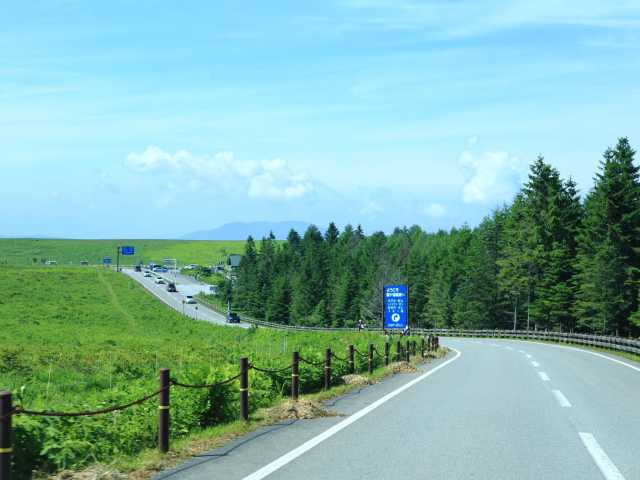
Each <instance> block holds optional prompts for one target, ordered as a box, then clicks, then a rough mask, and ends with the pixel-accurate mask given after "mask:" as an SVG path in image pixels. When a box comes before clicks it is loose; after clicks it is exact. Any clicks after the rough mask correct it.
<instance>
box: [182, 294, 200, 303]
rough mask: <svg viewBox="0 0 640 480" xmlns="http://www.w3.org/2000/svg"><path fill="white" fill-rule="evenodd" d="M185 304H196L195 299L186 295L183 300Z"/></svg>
mask: <svg viewBox="0 0 640 480" xmlns="http://www.w3.org/2000/svg"><path fill="white" fill-rule="evenodd" d="M184 302H185V303H198V302H196V299H195V298H193V295H187V297H186V298H185V301H184Z"/></svg>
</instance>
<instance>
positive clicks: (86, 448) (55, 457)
mask: <svg viewBox="0 0 640 480" xmlns="http://www.w3.org/2000/svg"><path fill="white" fill-rule="evenodd" d="M0 284H1V285H2V286H3V288H2V290H1V291H0V325H1V326H2V328H0V389H7V388H8V389H11V390H12V391H14V392H15V394H16V396H17V398H16V400H17V403H20V404H22V405H24V406H25V407H26V408H31V409H54V410H64V411H77V410H82V409H93V408H97V407H104V406H108V405H113V404H117V403H124V402H127V401H129V400H132V399H135V398H138V397H140V396H142V395H144V394H146V393H149V392H152V391H154V390H155V389H156V388H157V376H158V369H159V368H160V367H169V368H171V375H172V377H176V378H178V379H179V380H180V381H183V382H195V383H199V382H212V381H216V380H219V379H222V378H226V377H228V376H231V375H235V374H236V373H237V371H238V366H237V364H238V359H239V357H240V356H242V355H246V356H248V357H249V358H250V360H251V361H252V362H255V363H256V364H258V365H260V366H263V367H267V368H268V367H272V368H275V367H282V366H285V365H288V364H289V361H290V358H291V352H292V351H293V350H294V349H299V350H300V351H301V353H302V354H303V355H304V356H305V357H307V358H311V359H315V360H317V361H320V359H321V358H322V352H323V350H324V348H325V347H327V346H331V347H332V348H334V350H335V351H336V352H338V353H339V354H341V355H344V352H345V349H346V346H347V345H348V344H349V343H354V344H356V346H357V348H359V349H360V350H361V351H365V348H366V344H367V343H368V342H369V341H375V343H377V345H378V347H379V348H380V349H381V348H382V342H383V340H382V338H381V337H380V336H379V335H375V334H367V333H352V334H333V333H318V332H314V333H299V332H281V331H273V330H267V329H257V330H256V329H248V330H244V329H239V328H229V327H219V326H214V325H211V324H208V323H205V322H196V321H194V320H191V319H187V318H185V317H182V316H181V315H179V314H178V313H176V312H174V311H173V310H171V309H169V308H168V307H166V306H165V305H164V304H162V303H160V302H158V301H157V300H156V299H155V298H154V297H152V296H150V295H149V294H148V293H147V292H146V291H144V290H143V289H142V288H141V287H140V286H139V285H138V284H137V283H135V282H134V281H133V280H130V279H129V278H127V277H125V276H124V275H122V274H117V273H115V272H113V271H110V270H104V269H102V268H94V267H87V268H83V269H81V268H70V267H57V268H46V267H22V268H20V267H0ZM301 370H302V371H301V377H300V379H301V382H302V386H303V389H305V390H307V391H309V390H313V389H317V388H318V386H319V384H320V378H319V375H320V374H319V371H318V370H312V369H311V368H309V367H303V368H301ZM335 370H336V373H337V374H340V373H345V372H346V367H343V366H341V365H339V364H337V365H336V366H335ZM250 382H251V408H252V409H255V408H257V407H260V406H266V405H270V404H272V403H273V402H275V401H276V400H278V399H279V398H280V395H281V392H282V391H283V389H285V391H286V388H287V380H286V378H285V379H284V380H278V379H273V378H270V377H269V376H267V375H264V374H261V373H257V372H251V374H250ZM237 388H238V387H237V385H236V384H235V383H234V384H231V385H229V386H226V387H223V388H218V389H215V390H213V391H208V390H206V389H205V390H185V389H173V391H172V393H171V396H172V409H171V411H172V424H171V429H172V436H173V437H177V436H180V435H184V434H186V433H188V432H190V431H193V430H194V429H198V428H200V427H204V426H208V425H212V424H217V423H221V422H226V421H229V420H232V419H235V418H236V417H237V415H238V413H237ZM156 417H157V400H156V399H153V400H150V401H149V402H147V403H145V404H143V405H141V406H136V407H134V408H131V409H128V410H124V411H121V412H118V413H111V414H108V415H104V416H100V417H86V418H71V419H65V418H48V417H44V418H43V417H29V416H22V415H20V416H17V417H16V418H15V424H16V425H17V440H18V442H17V443H18V445H17V449H16V457H17V459H18V460H17V461H18V465H19V467H20V471H21V472H22V474H23V475H27V474H28V472H29V471H30V469H31V468H34V467H38V468H41V469H55V468H69V467H78V466H81V465H84V464H87V463H91V462H95V461H104V460H108V459H109V458H112V457H114V456H117V455H121V454H133V453H136V452H137V451H139V450H140V449H143V448H146V447H153V446H154V445H155V441H156V440H155V437H156Z"/></svg>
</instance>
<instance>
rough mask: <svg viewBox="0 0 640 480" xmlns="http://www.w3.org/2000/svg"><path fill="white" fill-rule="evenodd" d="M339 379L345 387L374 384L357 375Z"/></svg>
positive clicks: (368, 379) (366, 378)
mask: <svg viewBox="0 0 640 480" xmlns="http://www.w3.org/2000/svg"><path fill="white" fill-rule="evenodd" d="M341 378H342V381H343V382H344V383H345V385H373V384H374V383H375V382H374V381H373V380H371V379H370V378H368V377H365V376H364V375H358V374H351V375H344V376H343V377H341Z"/></svg>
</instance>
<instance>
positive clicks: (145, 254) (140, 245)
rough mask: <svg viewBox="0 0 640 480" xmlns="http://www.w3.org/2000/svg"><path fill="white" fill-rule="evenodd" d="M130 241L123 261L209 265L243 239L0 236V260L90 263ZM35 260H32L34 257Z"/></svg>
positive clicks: (234, 249)
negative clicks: (131, 248) (129, 251)
mask: <svg viewBox="0 0 640 480" xmlns="http://www.w3.org/2000/svg"><path fill="white" fill-rule="evenodd" d="M119 245H133V246H134V247H135V248H136V254H135V255H133V256H129V257H124V258H123V257H120V258H121V261H124V262H126V263H127V264H133V263H138V262H139V261H143V262H144V263H145V264H146V263H149V262H156V263H161V262H162V260H163V259H165V258H176V259H177V260H178V262H179V263H180V264H181V265H184V264H188V263H197V264H200V265H210V264H213V263H216V262H218V261H220V260H221V259H223V258H224V257H225V256H226V255H227V254H229V253H242V252H243V251H244V241H213V240H212V241H208V240H55V239H24V238H16V239H13V238H3V239H0V264H4V265H18V266H26V265H33V264H37V263H42V261H43V260H45V261H46V260H55V261H57V262H58V266H60V265H69V264H71V265H79V263H80V261H82V260H87V261H88V262H89V263H90V264H91V265H98V264H101V263H102V259H103V258H104V257H107V256H108V257H111V258H112V259H113V262H114V264H115V262H116V247H117V246H119ZM34 260H35V261H34Z"/></svg>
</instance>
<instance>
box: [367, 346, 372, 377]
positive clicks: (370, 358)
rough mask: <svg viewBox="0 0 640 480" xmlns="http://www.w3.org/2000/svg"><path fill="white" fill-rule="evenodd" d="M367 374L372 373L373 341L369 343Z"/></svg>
mask: <svg viewBox="0 0 640 480" xmlns="http://www.w3.org/2000/svg"><path fill="white" fill-rule="evenodd" d="M368 371H369V375H371V374H372V373H373V343H370V344H369V368H368Z"/></svg>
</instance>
